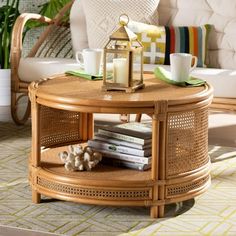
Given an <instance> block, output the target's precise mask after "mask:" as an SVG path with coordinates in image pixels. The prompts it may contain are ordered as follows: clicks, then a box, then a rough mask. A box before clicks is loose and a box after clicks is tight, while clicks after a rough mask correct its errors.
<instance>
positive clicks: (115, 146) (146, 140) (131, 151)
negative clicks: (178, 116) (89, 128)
mask: <svg viewBox="0 0 236 236" xmlns="http://www.w3.org/2000/svg"><path fill="white" fill-rule="evenodd" d="M88 146H89V147H91V148H93V149H95V150H96V151H98V152H100V153H102V156H103V163H105V164H109V165H113V166H120V167H127V168H131V169H136V170H147V169H149V168H151V161H152V157H151V154H152V125H151V123H138V122H133V123H125V124H119V125H113V126H104V127H101V128H99V129H98V133H97V134H96V135H95V136H94V139H92V140H89V141H88Z"/></svg>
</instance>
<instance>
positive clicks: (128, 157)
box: [97, 149, 151, 164]
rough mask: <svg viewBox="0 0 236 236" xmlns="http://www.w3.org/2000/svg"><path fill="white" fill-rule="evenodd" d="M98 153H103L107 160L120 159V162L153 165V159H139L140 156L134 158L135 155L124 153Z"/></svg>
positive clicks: (104, 151) (100, 150)
mask: <svg viewBox="0 0 236 236" xmlns="http://www.w3.org/2000/svg"><path fill="white" fill-rule="evenodd" d="M97 151H98V152H101V153H102V155H103V157H107V158H115V159H119V160H124V161H130V162H138V163H143V164H150V163H151V157H139V156H133V155H128V154H124V153H117V152H116V153H115V152H109V151H106V150H102V149H98V150H97Z"/></svg>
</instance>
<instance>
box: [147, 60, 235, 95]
mask: <svg viewBox="0 0 236 236" xmlns="http://www.w3.org/2000/svg"><path fill="white" fill-rule="evenodd" d="M156 66H157V65H154V64H145V65H144V70H145V71H154V69H155V67H156ZM161 67H163V68H165V69H166V70H168V71H170V66H168V65H161ZM191 75H192V76H194V77H196V78H199V79H203V80H206V81H207V82H208V83H209V84H211V85H212V86H213V88H214V97H222V98H236V90H235V88H236V70H230V69H214V68H199V67H197V68H196V69H194V71H193V72H192V73H191Z"/></svg>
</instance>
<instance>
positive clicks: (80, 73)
mask: <svg viewBox="0 0 236 236" xmlns="http://www.w3.org/2000/svg"><path fill="white" fill-rule="evenodd" d="M65 73H66V75H74V76H78V77H81V78H84V79H87V80H102V79H103V75H90V74H87V73H86V72H85V71H84V70H70V71H66V72H65ZM111 77H112V75H108V76H107V79H110V78H111Z"/></svg>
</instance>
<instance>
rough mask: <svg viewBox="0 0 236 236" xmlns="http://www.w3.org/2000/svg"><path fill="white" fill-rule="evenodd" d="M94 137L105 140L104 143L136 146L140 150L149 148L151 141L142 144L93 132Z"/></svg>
mask: <svg viewBox="0 0 236 236" xmlns="http://www.w3.org/2000/svg"><path fill="white" fill-rule="evenodd" d="M94 139H95V140H99V141H102V142H106V143H107V142H109V143H111V144H115V145H120V146H125V147H131V148H136V149H140V150H143V149H148V148H149V149H151V147H152V144H151V143H148V144H145V145H142V144H138V143H132V142H127V141H124V140H120V139H115V138H109V137H107V136H105V135H102V134H95V135H94Z"/></svg>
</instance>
